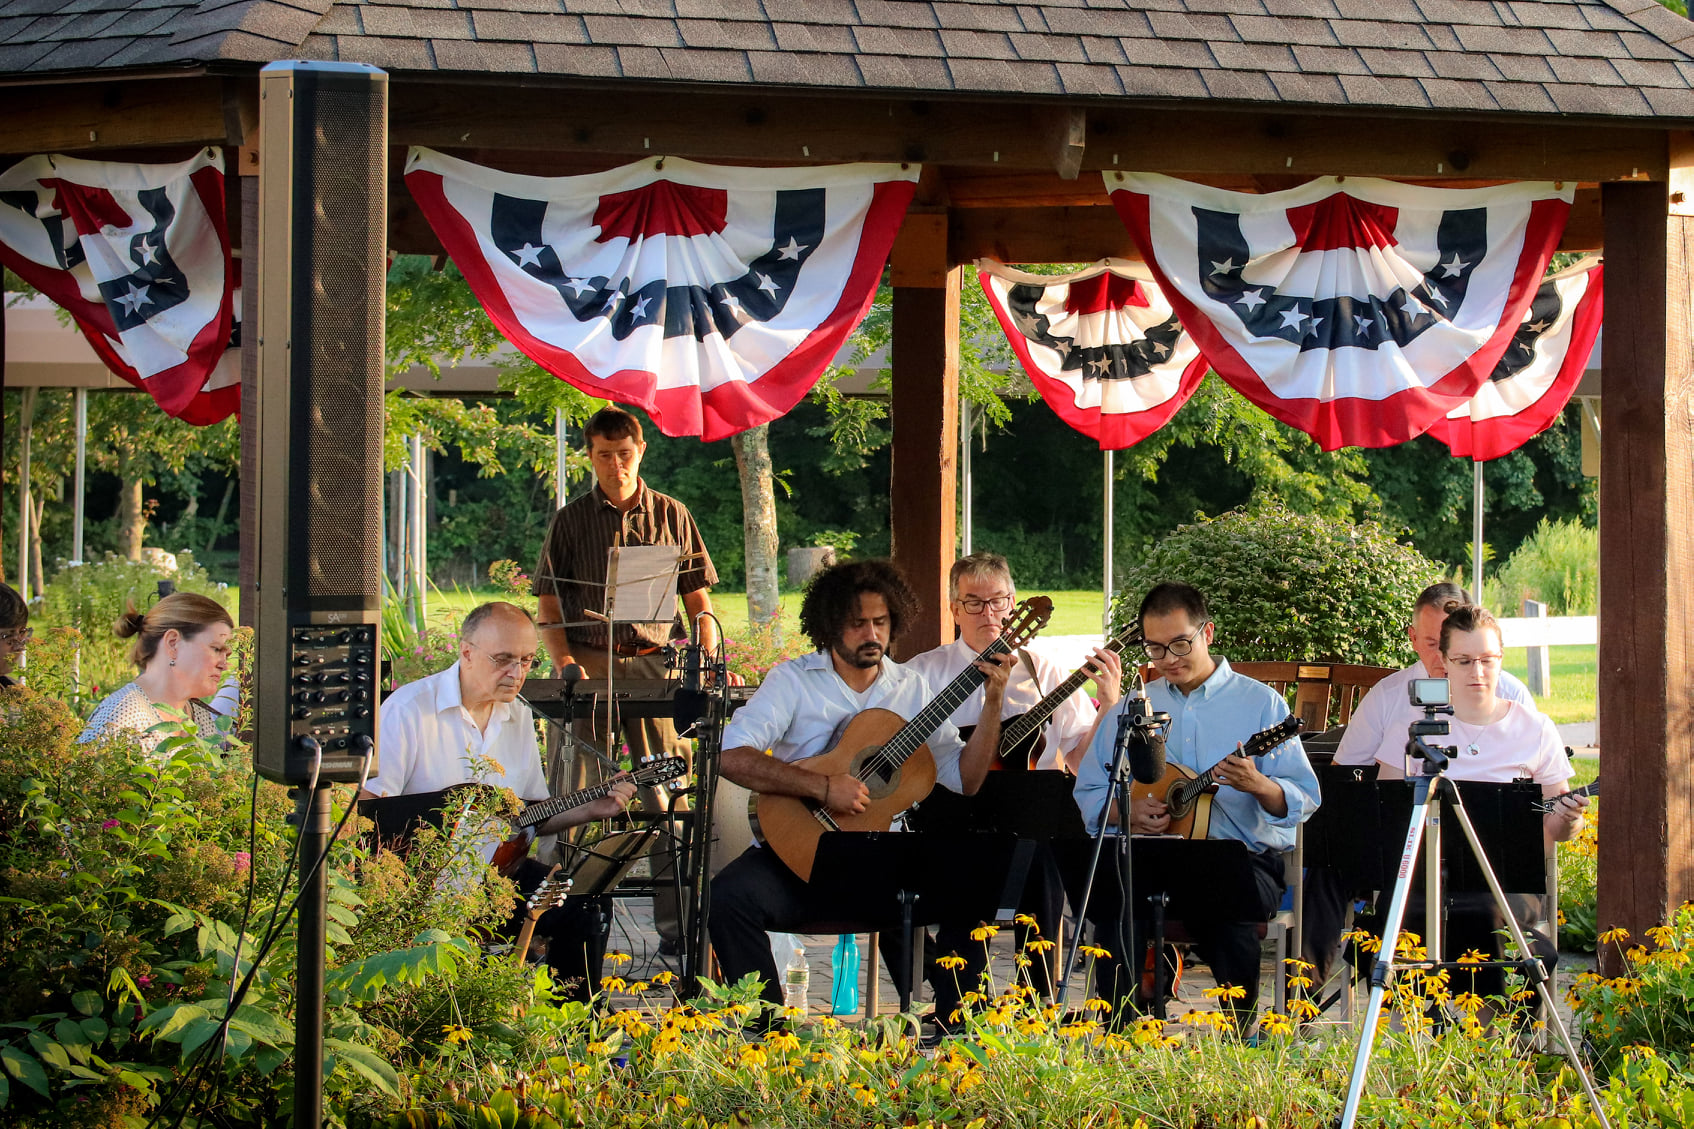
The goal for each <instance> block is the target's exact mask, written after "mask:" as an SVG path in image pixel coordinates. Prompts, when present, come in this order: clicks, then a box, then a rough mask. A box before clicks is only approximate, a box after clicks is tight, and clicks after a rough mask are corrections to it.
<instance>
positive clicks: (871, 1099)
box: [853, 1082, 876, 1106]
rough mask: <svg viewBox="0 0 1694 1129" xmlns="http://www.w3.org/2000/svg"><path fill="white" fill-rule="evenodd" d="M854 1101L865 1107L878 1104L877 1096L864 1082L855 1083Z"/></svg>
mask: <svg viewBox="0 0 1694 1129" xmlns="http://www.w3.org/2000/svg"><path fill="white" fill-rule="evenodd" d="M853 1100H854V1101H856V1102H858V1103H859V1104H860V1105H863V1106H872V1105H875V1104H876V1094H875V1093H874V1092H872V1090H871V1088H870V1087H869V1086H867V1085H865V1084H864V1083H863V1082H855V1083H853Z"/></svg>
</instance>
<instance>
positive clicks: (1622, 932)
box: [1599, 925, 1629, 945]
mask: <svg viewBox="0 0 1694 1129" xmlns="http://www.w3.org/2000/svg"><path fill="white" fill-rule="evenodd" d="M1599 940H1600V943H1601V944H1602V945H1611V944H1615V943H1617V942H1618V941H1627V940H1629V930H1627V929H1625V928H1624V927H1623V926H1621V925H1619V926H1617V927H1616V928H1613V929H1608V930H1606V931H1605V932H1604V933H1602V934H1600V937H1599Z"/></svg>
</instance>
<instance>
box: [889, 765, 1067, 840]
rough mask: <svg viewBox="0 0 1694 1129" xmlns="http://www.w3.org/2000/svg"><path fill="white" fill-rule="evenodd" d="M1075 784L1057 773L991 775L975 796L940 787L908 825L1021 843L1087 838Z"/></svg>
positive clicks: (932, 830)
mask: <svg viewBox="0 0 1694 1129" xmlns="http://www.w3.org/2000/svg"><path fill="white" fill-rule="evenodd" d="M1075 786H1076V778H1075V777H1073V776H1072V775H1071V774H1070V773H1068V772H1060V771H1058V770H1057V769H1039V770H1035V771H1029V772H990V773H989V774H988V775H987V776H986V777H984V778H983V781H982V787H981V788H980V789H978V790H977V793H976V795H974V796H961V795H959V794H958V793H957V792H953V791H950V790H949V789H946V788H943V787H942V786H940V785H939V784H938V785H936V787H935V790H934V791H933V792H931V793H930V794H929V796H928V797H927V798H926V799H925V800H924V802H923V803H921V804H919V805H918V807H917V808H916V809H915V810H914V812H913V813H912V814H911V815H908V816H907V822H908V824H909V825H910V826H912V827H914V828H916V829H917V830H919V831H925V832H935V833H941V834H948V835H960V834H967V833H969V832H972V831H987V832H995V833H999V834H1005V835H1015V836H1016V837H1018V838H1020V839H1035V840H1047V839H1087V838H1088V829H1087V828H1086V827H1084V826H1083V823H1082V812H1081V810H1080V809H1078V808H1077V806H1076V797H1075V795H1074V794H1073V789H1074V788H1075Z"/></svg>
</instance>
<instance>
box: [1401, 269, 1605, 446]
mask: <svg viewBox="0 0 1694 1129" xmlns="http://www.w3.org/2000/svg"><path fill="white" fill-rule="evenodd" d="M1602 274H1603V268H1602V267H1601V265H1600V259H1599V256H1597V255H1591V256H1589V257H1588V258H1586V259H1583V260H1581V261H1579V262H1577V263H1574V264H1572V265H1571V266H1569V267H1567V268H1566V269H1564V270H1562V271H1560V272H1559V273H1558V274H1555V275H1554V276H1553V277H1551V278H1549V279H1548V280H1547V281H1546V282H1543V283H1542V284H1541V288H1540V289H1539V290H1537V291H1536V292H1535V300H1534V301H1533V302H1531V303H1530V304H1529V313H1528V315H1527V316H1526V317H1525V318H1524V320H1523V324H1522V325H1520V326H1519V327H1518V331H1517V333H1516V334H1515V335H1513V337H1512V343H1511V344H1510V345H1509V346H1508V347H1507V348H1506V352H1505V354H1504V355H1503V356H1501V358H1500V363H1499V364H1497V365H1495V366H1494V371H1493V373H1492V374H1490V375H1489V378H1488V380H1487V381H1486V382H1484V384H1483V385H1482V387H1481V388H1480V389H1478V390H1477V393H1476V395H1475V396H1472V397H1471V398H1470V399H1469V400H1468V401H1467V402H1465V403H1463V404H1461V405H1459V406H1458V407H1457V408H1454V409H1453V410H1452V411H1451V412H1448V413H1447V415H1446V416H1445V417H1444V418H1442V419H1439V420H1437V421H1436V422H1435V425H1434V426H1433V427H1431V428H1430V429H1429V433H1430V434H1431V435H1433V436H1435V437H1436V438H1437V439H1440V440H1441V441H1442V442H1443V443H1445V444H1447V446H1448V447H1449V448H1451V449H1452V451H1453V454H1455V455H1457V456H1459V457H1461V458H1467V459H1477V460H1484V461H1485V460H1488V459H1497V458H1499V457H1500V456H1501V455H1507V454H1510V453H1511V452H1513V451H1515V450H1517V449H1518V448H1519V447H1521V446H1523V445H1524V444H1525V443H1527V442H1528V441H1529V440H1531V439H1533V438H1534V437H1535V436H1537V435H1539V434H1541V433H1542V432H1543V431H1546V430H1547V429H1548V428H1549V427H1551V426H1552V425H1553V421H1554V420H1556V419H1558V418H1559V413H1560V412H1562V411H1564V408H1565V405H1566V404H1567V403H1569V402H1570V398H1571V393H1573V392H1575V391H1576V386H1577V385H1578V384H1579V383H1581V382H1582V373H1583V370H1585V369H1586V368H1587V367H1588V359H1589V357H1590V356H1592V354H1593V352H1594V340H1595V338H1596V337H1598V336H1599V334H1600V319H1601V316H1602V314H1603V313H1604V312H1605V292H1604V289H1603V279H1602Z"/></svg>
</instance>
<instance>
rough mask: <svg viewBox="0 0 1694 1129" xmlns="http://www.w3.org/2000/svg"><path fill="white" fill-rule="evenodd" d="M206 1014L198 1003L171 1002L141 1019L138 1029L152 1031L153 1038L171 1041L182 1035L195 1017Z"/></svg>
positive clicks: (201, 1017)
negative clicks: (183, 1030)
mask: <svg viewBox="0 0 1694 1129" xmlns="http://www.w3.org/2000/svg"><path fill="white" fill-rule="evenodd" d="M206 1014H207V1013H206V1009H205V1008H203V1007H201V1006H200V1005H199V1004H171V1005H169V1006H168V1007H162V1008H160V1009H159V1010H158V1011H156V1012H154V1013H153V1014H152V1015H149V1016H148V1017H147V1018H146V1019H143V1020H142V1021H141V1024H140V1029H141V1030H142V1031H152V1032H153V1037H154V1038H155V1039H163V1040H166V1041H167V1042H171V1041H175V1040H177V1039H180V1038H181V1037H182V1035H181V1032H182V1029H183V1028H184V1027H187V1026H188V1025H189V1024H190V1023H193V1022H194V1021H195V1020H197V1019H204V1018H206Z"/></svg>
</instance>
